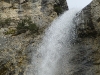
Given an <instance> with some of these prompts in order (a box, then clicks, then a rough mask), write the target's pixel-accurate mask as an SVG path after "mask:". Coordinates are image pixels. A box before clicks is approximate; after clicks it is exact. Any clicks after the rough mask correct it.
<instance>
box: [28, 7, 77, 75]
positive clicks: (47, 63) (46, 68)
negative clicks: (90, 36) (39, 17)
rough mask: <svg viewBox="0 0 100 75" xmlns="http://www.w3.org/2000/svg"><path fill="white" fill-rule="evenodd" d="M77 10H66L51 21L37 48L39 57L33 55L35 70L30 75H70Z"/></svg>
mask: <svg viewBox="0 0 100 75" xmlns="http://www.w3.org/2000/svg"><path fill="white" fill-rule="evenodd" d="M77 12H78V10H75V9H73V10H69V11H66V12H65V13H64V14H62V15H61V16H59V17H58V18H57V19H55V20H54V21H53V22H52V23H51V26H50V27H49V28H48V29H47V30H46V31H45V35H44V37H43V41H42V43H40V45H39V48H38V50H37V51H38V58H37V57H35V56H33V62H32V64H33V65H34V67H33V69H34V70H32V72H31V73H30V74H28V75H69V71H71V69H72V66H71V65H70V63H69V62H68V61H69V59H70V58H71V57H72V56H73V53H71V52H72V47H71V41H72V40H74V39H75V32H74V30H75V25H74V24H73V18H74V17H75V14H76V13H77ZM36 56H37V54H36Z"/></svg>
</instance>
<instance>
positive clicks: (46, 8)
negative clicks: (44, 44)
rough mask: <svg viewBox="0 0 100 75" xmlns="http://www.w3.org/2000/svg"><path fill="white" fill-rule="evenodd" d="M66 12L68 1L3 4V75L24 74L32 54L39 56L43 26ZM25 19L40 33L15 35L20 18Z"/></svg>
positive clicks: (9, 0) (0, 7)
mask: <svg viewBox="0 0 100 75" xmlns="http://www.w3.org/2000/svg"><path fill="white" fill-rule="evenodd" d="M58 5H60V6H58ZM67 9H68V8H67V4H66V0H63V1H61V0H33V1H32V2H31V0H2V1H0V75H24V74H25V70H26V67H28V65H29V64H30V62H31V56H32V52H34V53H36V48H37V45H38V43H39V42H40V40H41V37H42V34H43V31H44V27H45V26H48V25H49V24H50V23H51V22H52V21H53V20H54V18H56V17H57V16H59V15H60V14H61V13H63V12H64V11H65V10H67ZM26 16H28V17H31V18H32V21H33V23H35V24H36V25H37V26H39V28H41V29H39V31H38V34H37V33H30V31H26V32H25V33H21V34H15V33H16V28H17V26H18V23H19V21H20V19H21V20H22V19H23V18H25V17H26ZM33 23H32V24H33ZM24 24H25V23H24ZM30 24H31V22H30ZM21 25H22V26H23V22H22V23H21ZM24 26H25V25H24ZM26 27H27V24H26ZM33 27H34V26H33ZM19 28H22V29H23V28H24V27H20V26H19Z"/></svg>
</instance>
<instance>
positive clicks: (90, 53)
mask: <svg viewBox="0 0 100 75" xmlns="http://www.w3.org/2000/svg"><path fill="white" fill-rule="evenodd" d="M74 22H75V23H76V29H77V37H76V38H77V40H76V45H75V47H76V48H77V50H78V52H77V54H76V57H74V58H73V62H76V63H74V65H77V66H76V71H75V72H74V75H100V67H99V66H100V1H99V0H93V1H92V2H91V3H90V4H89V5H87V6H86V7H85V8H84V9H83V10H82V11H81V12H80V13H77V17H76V18H75V19H74Z"/></svg>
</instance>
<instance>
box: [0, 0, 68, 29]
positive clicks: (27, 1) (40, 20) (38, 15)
mask: <svg viewBox="0 0 100 75" xmlns="http://www.w3.org/2000/svg"><path fill="white" fill-rule="evenodd" d="M0 9H1V10H0V14H1V17H2V18H13V19H20V18H23V17H25V16H30V17H31V18H32V19H33V22H34V23H36V24H37V25H39V26H42V27H43V26H47V25H48V24H50V23H51V22H52V21H53V19H54V18H56V17H57V16H58V15H60V14H61V13H62V12H64V11H66V10H67V9H68V6H67V3H66V0H63V1H62V0H33V1H31V0H4V1H1V2H0Z"/></svg>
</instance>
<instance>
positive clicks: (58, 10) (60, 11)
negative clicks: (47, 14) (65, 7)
mask: <svg viewBox="0 0 100 75" xmlns="http://www.w3.org/2000/svg"><path fill="white" fill-rule="evenodd" d="M54 11H55V12H57V15H60V14H61V13H62V8H61V6H60V4H58V5H57V4H55V5H54Z"/></svg>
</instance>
